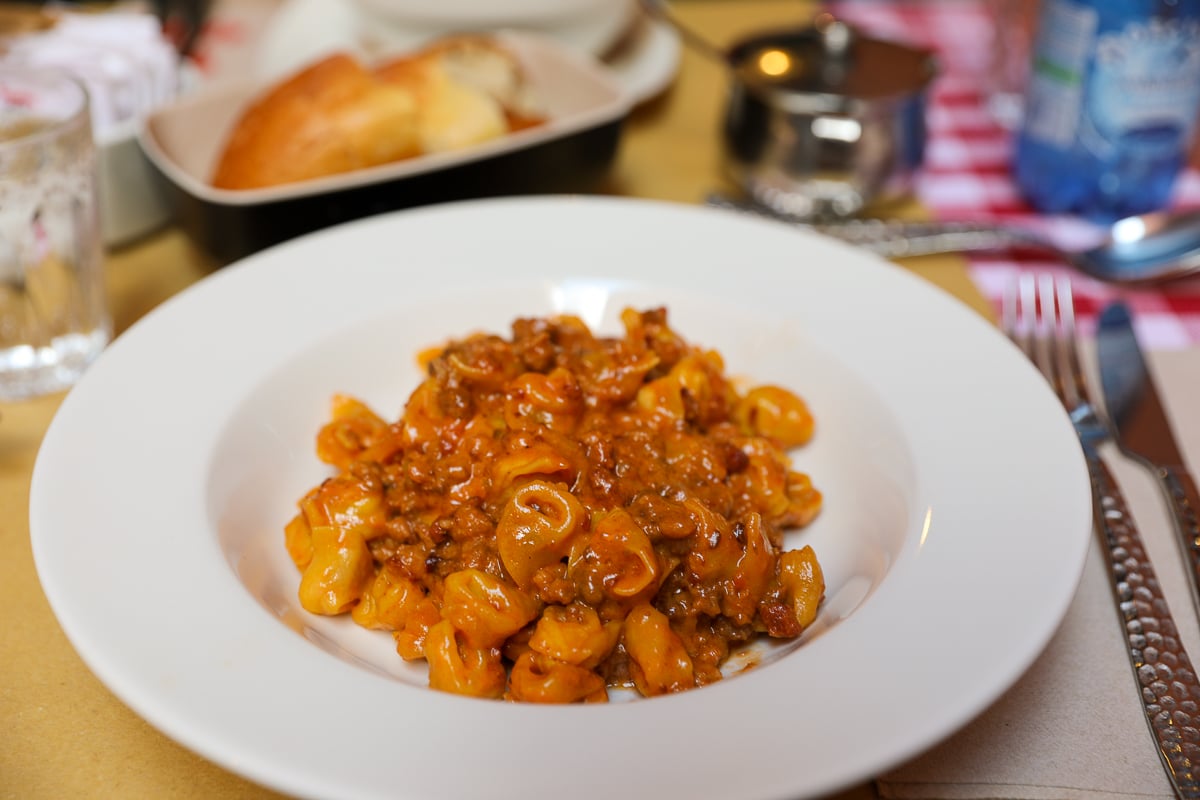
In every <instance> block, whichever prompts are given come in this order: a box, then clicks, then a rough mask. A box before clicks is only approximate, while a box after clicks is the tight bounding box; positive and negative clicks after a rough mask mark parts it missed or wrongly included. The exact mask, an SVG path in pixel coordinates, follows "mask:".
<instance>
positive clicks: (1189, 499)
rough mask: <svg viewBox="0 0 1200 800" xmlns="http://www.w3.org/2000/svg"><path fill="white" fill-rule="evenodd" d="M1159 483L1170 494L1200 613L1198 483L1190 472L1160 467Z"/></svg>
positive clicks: (1199, 505)
mask: <svg viewBox="0 0 1200 800" xmlns="http://www.w3.org/2000/svg"><path fill="white" fill-rule="evenodd" d="M1155 472H1157V473H1158V480H1159V483H1160V484H1161V485H1162V488H1163V491H1164V492H1166V495H1167V505H1168V507H1169V508H1170V510H1171V517H1172V518H1173V519H1174V520H1175V530H1176V532H1177V533H1178V534H1179V537H1180V539H1179V541H1180V544H1181V545H1182V546H1183V553H1184V556H1185V558H1186V560H1187V562H1188V565H1189V567H1190V568H1191V571H1192V575H1191V577H1192V580H1191V585H1192V596H1193V598H1194V599H1195V601H1196V608H1197V611H1200V518H1198V517H1197V513H1198V512H1200V492H1198V491H1197V490H1196V482H1195V481H1193V480H1192V476H1191V475H1189V474H1188V473H1187V470H1183V469H1176V468H1174V467H1160V468H1158V469H1157V470H1155Z"/></svg>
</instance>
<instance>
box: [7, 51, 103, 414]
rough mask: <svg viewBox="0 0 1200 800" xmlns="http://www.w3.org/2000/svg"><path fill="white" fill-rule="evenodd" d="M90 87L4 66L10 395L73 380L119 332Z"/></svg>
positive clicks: (31, 394) (15, 396) (40, 392)
mask: <svg viewBox="0 0 1200 800" xmlns="http://www.w3.org/2000/svg"><path fill="white" fill-rule="evenodd" d="M97 215H98V211H97V190H96V156H95V148H94V144H93V141H92V130H91V116H90V113H89V108H88V95H87V90H86V89H85V88H84V87H83V85H82V84H81V83H79V82H78V81H77V80H75V79H74V78H72V77H70V76H68V75H66V74H65V73H57V72H54V71H48V70H37V71H33V70H29V71H23V70H19V69H8V68H6V69H3V70H0V400H6V401H12V400H21V399H25V398H30V397H35V396H38V395H43V394H48V393H51V392H57V391H61V390H64V389H67V388H69V387H71V386H72V385H74V384H75V382H76V381H77V380H78V379H79V377H80V375H81V374H82V373H83V372H84V370H86V369H87V367H88V366H89V365H90V364H91V363H92V362H93V361H94V360H95V359H96V357H97V356H98V355H99V354H100V352H101V351H102V350H103V349H104V347H105V346H106V345H107V344H108V342H109V340H110V338H111V336H112V322H111V320H110V317H109V311H108V304H107V301H106V298H105V291H104V280H103V273H102V270H103V249H102V244H101V235H100V228H99V224H98V219H97Z"/></svg>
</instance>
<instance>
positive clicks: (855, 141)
mask: <svg viewBox="0 0 1200 800" xmlns="http://www.w3.org/2000/svg"><path fill="white" fill-rule="evenodd" d="M643 6H644V7H645V8H646V9H647V10H649V11H651V12H652V13H654V14H655V15H656V16H658V17H660V18H662V19H666V20H667V21H669V22H670V23H671V24H672V25H674V26H675V27H676V28H678V29H680V31H681V33H682V34H683V38H684V40H685V41H686V42H688V43H689V44H690V45H691V46H693V47H694V48H696V49H698V50H700V51H701V52H703V53H704V54H706V55H708V56H709V57H712V58H717V59H720V60H721V61H722V62H723V63H725V64H726V65H727V67H728V68H729V73H730V78H731V79H730V89H729V97H728V100H727V104H726V109H725V118H724V129H723V132H722V134H723V143H724V157H725V164H726V167H727V169H728V171H729V173H730V174H731V176H732V178H733V179H734V180H735V181H736V182H737V184H738V185H740V186H741V187H742V188H743V189H744V190H745V191H746V193H747V194H748V195H749V196H750V197H751V198H752V199H753V200H754V201H756V202H758V203H761V204H762V205H765V206H768V207H769V208H770V209H772V210H773V211H775V212H777V213H781V214H786V215H788V216H792V217H797V218H801V219H814V218H828V217H833V218H840V217H848V216H852V215H855V214H857V213H859V212H860V211H861V210H862V209H864V207H866V206H868V205H873V206H882V205H884V204H886V203H888V202H890V201H894V200H897V199H899V198H902V197H903V196H905V195H907V194H908V192H909V190H910V188H911V183H912V178H913V174H914V172H915V171H916V170H917V168H918V167H920V165H921V162H922V159H923V156H924V150H925V136H926V123H925V109H926V102H927V96H928V88H929V84H930V82H931V81H932V79H933V77H934V76H935V74H936V72H937V64H936V60H935V59H934V57H933V54H932V53H931V52H929V51H927V50H922V49H919V48H916V47H911V46H908V45H905V44H901V43H898V42H890V41H885V40H882V39H874V38H871V37H869V36H865V35H863V34H861V33H860V32H858V31H856V30H855V29H853V28H851V27H850V26H849V25H847V24H845V23H843V22H841V21H839V20H837V19H835V18H834V17H832V16H831V15H829V14H827V13H823V14H820V15H818V16H817V17H816V18H815V20H814V22H813V24H811V25H806V26H804V27H798V28H794V29H786V30H774V31H767V32H764V33H761V34H758V35H755V36H751V37H749V38H747V39H744V40H741V41H739V42H737V43H736V44H735V45H733V47H731V48H730V49H729V50H728V51H724V50H722V49H721V48H718V47H716V46H715V45H713V44H711V43H709V42H707V41H706V40H704V39H703V38H702V37H700V36H698V35H697V34H695V33H694V32H692V31H690V30H687V29H686V28H684V27H682V26H680V24H679V23H678V21H677V20H675V19H674V18H673V16H672V15H671V14H670V13H669V12H668V11H667V9H666V7H665V6H664V5H663V2H662V0H643Z"/></svg>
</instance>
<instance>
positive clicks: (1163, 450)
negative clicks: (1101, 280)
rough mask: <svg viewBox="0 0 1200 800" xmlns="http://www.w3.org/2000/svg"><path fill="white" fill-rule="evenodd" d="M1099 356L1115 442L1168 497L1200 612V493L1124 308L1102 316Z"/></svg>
mask: <svg viewBox="0 0 1200 800" xmlns="http://www.w3.org/2000/svg"><path fill="white" fill-rule="evenodd" d="M1096 355H1097V358H1098V359H1099V363H1100V386H1101V390H1102V392H1103V394H1104V404H1105V406H1107V408H1108V414H1109V419H1110V420H1111V421H1112V424H1113V428H1114V431H1113V434H1114V439H1115V440H1116V442H1117V446H1118V447H1119V448H1120V449H1121V452H1122V453H1124V454H1125V455H1126V456H1129V457H1130V458H1132V459H1133V460H1134V461H1138V462H1140V463H1141V464H1143V465H1144V466H1145V467H1146V468H1147V469H1149V470H1150V471H1151V473H1153V475H1154V477H1155V479H1156V480H1157V481H1158V485H1159V487H1160V488H1161V489H1162V491H1163V493H1164V494H1165V496H1166V501H1167V506H1168V508H1169V510H1170V512H1171V518H1172V520H1173V522H1174V525H1175V531H1176V534H1177V535H1178V541H1179V544H1180V546H1181V548H1182V552H1183V556H1184V559H1185V561H1186V562H1187V565H1188V570H1187V571H1188V578H1189V579H1190V580H1189V583H1190V584H1191V589H1192V600H1193V601H1194V602H1195V604H1196V607H1197V610H1198V611H1200V518H1198V516H1197V512H1198V511H1200V491H1197V488H1196V481H1195V479H1194V478H1193V477H1192V475H1191V473H1190V472H1189V471H1188V467H1187V463H1186V462H1185V460H1184V457H1183V453H1182V452H1181V451H1180V449H1179V444H1178V442H1177V441H1176V439H1175V434H1174V432H1173V431H1172V430H1171V423H1170V421H1169V420H1168V419H1167V415H1166V411H1165V410H1164V408H1163V404H1162V400H1161V398H1160V396H1159V393H1158V388H1157V387H1156V386H1155V383H1154V378H1153V376H1152V375H1151V373H1150V370H1149V368H1148V366H1147V364H1146V358H1145V356H1144V355H1143V353H1142V348H1141V346H1140V345H1139V344H1138V340H1137V334H1136V333H1134V330H1133V318H1132V316H1131V315H1130V313H1129V308H1128V306H1126V305H1125V304H1124V303H1120V302H1117V303H1112V304H1110V305H1108V306H1107V307H1106V308H1105V309H1104V310H1103V311H1102V312H1101V313H1100V318H1099V322H1098V323H1097V328H1096Z"/></svg>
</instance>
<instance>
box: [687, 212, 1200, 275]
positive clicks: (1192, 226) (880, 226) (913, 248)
mask: <svg viewBox="0 0 1200 800" xmlns="http://www.w3.org/2000/svg"><path fill="white" fill-rule="evenodd" d="M707 204H708V205H710V206H715V207H718V208H729V209H734V210H738V211H744V212H749V213H754V214H759V215H762V216H766V217H770V218H772V219H777V220H781V221H785V222H789V223H792V224H795V225H798V226H800V227H804V228H808V229H810V230H814V231H817V232H818V233H823V234H826V235H829V236H833V237H835V238H838V239H841V240H843V241H846V242H849V243H851V244H855V245H858V246H860V247H864V248H866V249H868V250H871V251H873V252H876V253H878V254H880V255H882V256H884V257H886V258H905V257H909V256H923V255H934V254H938V253H968V252H981V251H987V250H1003V249H1007V248H1011V247H1022V248H1032V249H1037V250H1041V251H1043V252H1046V253H1050V254H1051V255H1054V256H1057V257H1059V258H1061V259H1062V260H1064V261H1066V262H1067V263H1068V264H1070V265H1071V266H1073V267H1075V268H1076V269H1078V270H1079V271H1080V272H1083V273H1085V274H1087V275H1091V276H1092V277H1094V278H1097V279H1099V280H1102V281H1107V282H1109V283H1115V284H1127V285H1148V284H1160V283H1166V282H1168V281H1174V280H1179V279H1181V278H1186V277H1189V276H1192V275H1196V274H1198V273H1200V211H1186V212H1170V211H1165V212H1154V213H1150V214H1143V215H1140V216H1134V217H1125V218H1124V219H1120V220H1117V221H1116V222H1114V223H1113V224H1112V225H1111V226H1109V228H1108V229H1107V231H1106V234H1105V236H1104V241H1103V242H1102V243H1101V244H1099V245H1096V246H1095V247H1090V248H1087V249H1084V250H1074V251H1072V250H1066V249H1063V248H1061V247H1059V246H1058V245H1056V244H1054V243H1053V242H1051V241H1050V240H1048V239H1046V238H1045V237H1043V236H1041V235H1040V234H1038V233H1035V232H1033V231H1030V230H1024V229H1021V228H1019V227H1014V226H1008V225H996V224H992V223H976V222H906V221H901V220H882V219H850V220H840V221H832V222H813V221H808V220H804V219H799V218H797V217H794V216H791V215H789V214H786V213H784V212H782V211H778V210H775V209H771V208H768V207H766V206H763V205H760V204H757V203H747V202H744V201H740V200H734V199H732V198H729V197H726V196H724V195H719V194H713V195H710V196H709V197H708V199H707Z"/></svg>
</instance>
